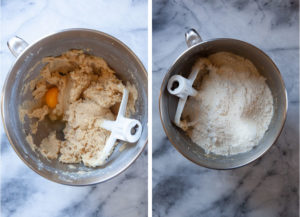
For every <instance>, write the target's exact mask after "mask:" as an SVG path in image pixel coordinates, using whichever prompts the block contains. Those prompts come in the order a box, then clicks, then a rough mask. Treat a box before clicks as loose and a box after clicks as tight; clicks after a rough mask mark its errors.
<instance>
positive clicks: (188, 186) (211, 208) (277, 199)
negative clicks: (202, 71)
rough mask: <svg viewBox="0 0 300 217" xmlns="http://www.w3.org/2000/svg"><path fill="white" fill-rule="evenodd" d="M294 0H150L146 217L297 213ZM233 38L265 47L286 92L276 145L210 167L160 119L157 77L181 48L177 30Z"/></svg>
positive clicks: (263, 216)
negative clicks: (248, 158) (231, 165)
mask: <svg viewBox="0 0 300 217" xmlns="http://www.w3.org/2000/svg"><path fill="white" fill-rule="evenodd" d="M298 10H299V3H298V1H279V0H276V1H267V0H262V1H256V0H254V1H250V0H229V1H224V0H223V1H217V0H201V1H184V0H172V1H171V0H169V1H168V0H165V1H160V0H154V1H153V126H154V127H153V216H154V217H163V216H164V217H219V216H222V217H233V216H234V217H245V216H247V217H248V216H249V217H276V216H284V217H296V216H299V210H298V209H299V196H298V192H299V74H298V73H299V41H298V38H299V13H298ZM189 28H195V29H196V30H197V31H198V32H199V33H200V35H201V36H202V38H203V39H204V40H205V39H211V38H221V37H228V38H236V39H240V40H244V41H246V42H249V43H251V44H253V45H255V46H257V47H259V48H261V49H262V50H264V51H265V52H266V53H267V54H268V55H269V56H270V57H271V58H272V59H273V60H274V61H275V63H276V64H277V66H278V68H279V69H280V71H281V73H282V75H283V78H284V81H285V84H286V87H287V91H288V96H289V111H288V117H287V121H286V124H285V127H284V130H283V132H282V134H281V136H280V138H279V139H278V141H277V142H276V144H275V145H274V146H273V147H272V148H271V149H270V150H269V151H268V152H267V153H266V154H265V155H264V156H263V157H262V158H260V159H258V160H257V161H255V162H253V163H251V164H250V165H247V166H245V167H242V168H239V169H235V170H230V171H216V170H210V169H206V168H202V167H199V166H197V165H195V164H193V163H192V162H190V161H188V160H187V159H185V158H184V157H183V156H182V155H181V154H180V153H179V152H177V151H176V150H175V149H174V148H173V146H172V145H171V143H170V142H169V141H168V139H167V137H166V135H165V133H164V131H163V128H162V125H161V122H160V118H159V111H158V97H159V91H160V85H161V82H162V79H163V77H164V75H165V73H166V72H167V70H168V68H169V67H170V66H171V64H172V63H173V62H174V61H175V59H176V58H177V57H178V56H179V55H180V54H181V53H182V52H183V51H184V50H185V49H186V44H185V41H184V33H185V31H186V30H188V29H189Z"/></svg>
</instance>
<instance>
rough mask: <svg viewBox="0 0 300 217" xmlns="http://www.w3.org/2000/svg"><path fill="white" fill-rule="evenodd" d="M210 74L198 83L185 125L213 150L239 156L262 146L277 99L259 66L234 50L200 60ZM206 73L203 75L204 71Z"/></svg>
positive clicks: (190, 100)
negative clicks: (259, 144)
mask: <svg viewBox="0 0 300 217" xmlns="http://www.w3.org/2000/svg"><path fill="white" fill-rule="evenodd" d="M195 64H197V65H199V66H200V67H201V70H202V72H203V70H204V72H206V74H205V75H204V76H202V77H201V78H200V76H199V78H197V80H196V81H195V85H196V89H197V90H198V94H197V95H196V96H194V97H189V99H188V101H187V103H186V105H185V108H184V111H183V115H182V117H183V120H182V122H181V128H182V129H183V130H185V131H186V132H187V133H188V135H189V136H190V138H191V139H192V140H193V142H195V143H196V144H197V145H199V146H201V147H202V148H204V150H205V151H206V152H207V153H209V152H213V153H215V154H218V155H234V154H238V153H242V152H246V151H249V150H251V149H252V148H253V147H254V146H256V145H258V143H259V141H260V140H261V139H262V137H263V135H264V133H265V132H266V130H267V129H268V126H269V124H270V121H271V118H272V116H273V98H272V94H271V91H270V89H269V87H268V86H267V84H266V82H265V78H264V77H262V76H261V75H260V74H259V73H258V71H257V69H256V67H255V66H254V65H253V64H252V63H251V62H250V61H249V60H247V59H245V58H242V57H240V56H237V55H234V54H232V53H228V52H219V53H216V54H213V55H210V56H209V57H208V58H200V59H199V60H198V61H197V62H196V63H195ZM199 74H202V73H199Z"/></svg>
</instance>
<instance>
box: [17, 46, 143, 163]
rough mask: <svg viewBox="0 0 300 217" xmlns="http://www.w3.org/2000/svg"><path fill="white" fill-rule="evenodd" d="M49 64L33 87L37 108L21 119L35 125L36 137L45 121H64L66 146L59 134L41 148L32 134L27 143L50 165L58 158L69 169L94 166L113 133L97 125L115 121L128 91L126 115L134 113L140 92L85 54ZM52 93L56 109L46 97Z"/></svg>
mask: <svg viewBox="0 0 300 217" xmlns="http://www.w3.org/2000/svg"><path fill="white" fill-rule="evenodd" d="M43 61H44V62H46V63H47V64H46V65H45V67H44V68H43V69H42V70H41V73H40V76H39V77H38V78H37V79H35V80H33V81H31V83H30V89H31V91H32V95H33V97H34V106H33V107H32V108H30V109H24V108H21V109H20V118H24V116H27V117H28V118H29V119H30V121H31V125H30V127H31V134H32V135H34V134H36V133H37V129H38V125H39V123H40V122H42V121H43V120H44V119H45V117H49V119H50V120H51V121H57V120H58V121H64V122H65V124H66V126H65V128H64V130H63V133H64V140H59V139H58V138H57V137H56V131H52V132H51V133H50V134H49V135H48V137H46V138H44V139H43V140H42V142H41V144H34V142H33V139H32V135H31V134H29V135H27V137H26V138H27V140H28V143H29V144H30V146H31V147H32V149H33V150H38V151H39V152H40V153H41V154H42V155H43V156H45V157H46V158H48V159H57V158H58V159H59V161H60V162H63V163H80V162H81V161H82V162H83V163H84V164H85V165H86V166H92V165H94V163H93V162H94V161H96V160H97V156H98V155H99V153H100V152H101V151H102V149H103V148H104V145H105V142H106V139H107V138H108V137H109V135H110V132H109V131H107V130H105V129H103V128H100V127H99V126H97V125H96V124H95V123H96V121H98V120H102V119H106V120H115V118H116V115H117V112H118V108H119V105H120V102H121V100H122V93H123V89H124V88H127V90H128V91H129V99H128V104H127V112H126V113H127V115H130V114H132V113H134V112H135V107H134V106H135V102H136V99H137V97H138V93H137V90H136V88H135V87H134V86H133V85H132V84H130V83H127V84H126V85H124V84H123V83H122V82H121V80H119V79H118V78H117V77H116V75H115V72H114V71H113V70H112V69H111V68H110V67H109V66H108V65H107V63H106V62H105V61H104V60H103V59H102V58H100V57H95V56H91V55H88V54H85V53H84V52H83V51H81V50H70V51H68V52H66V53H63V54H62V55H61V56H58V57H47V58H44V59H43ZM51 88H52V89H53V88H57V90H58V94H57V99H55V100H57V101H55V102H54V106H53V101H51V105H49V103H48V101H49V100H48V99H46V97H45V95H46V93H47V91H48V90H50V89H51ZM54 92H55V93H57V91H54ZM46 100H48V101H47V102H46ZM47 103H48V105H47Z"/></svg>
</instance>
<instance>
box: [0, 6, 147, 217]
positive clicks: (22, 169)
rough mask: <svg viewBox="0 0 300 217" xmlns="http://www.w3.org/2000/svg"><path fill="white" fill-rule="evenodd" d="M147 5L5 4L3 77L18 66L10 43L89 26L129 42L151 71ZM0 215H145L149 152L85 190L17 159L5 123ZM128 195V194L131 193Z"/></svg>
mask: <svg viewBox="0 0 300 217" xmlns="http://www.w3.org/2000/svg"><path fill="white" fill-rule="evenodd" d="M147 4H148V3H147V1H143V0H142V1H130V0H122V1H97V0H92V1H79V0H77V1H71V0H65V1H59V0H54V1H53V0H51V1H50V0H25V1H21V0H13V1H7V0H3V1H1V49H0V61H1V64H0V66H1V75H2V76H1V78H0V85H1V88H2V85H3V82H4V79H5V76H6V74H7V72H8V71H9V68H10V67H11V65H12V64H13V62H14V57H13V55H12V54H11V53H10V52H9V50H8V48H7V46H6V41H7V40H8V39H9V38H10V37H12V36H14V35H18V36H20V37H22V38H23V39H25V40H26V41H27V42H29V43H32V42H34V41H36V40H38V39H39V38H40V37H42V36H45V35H47V34H50V33H53V32H57V31H59V30H62V29H66V28H91V29H96V30H100V31H103V32H106V33H108V34H110V35H113V36H115V37H116V38H118V39H120V40H121V41H123V42H124V43H125V44H127V45H128V46H129V47H130V48H131V49H132V50H133V51H134V52H135V53H136V54H137V56H138V57H139V58H140V59H141V60H142V62H143V63H144V65H145V67H146V68H147V58H148V56H147V34H148V33H147ZM0 134H1V214H2V217H8V216H9V217H19V216H22V217H48V216H49V217H50V216H51V217H60V216H61V217H68V216H72V217H82V216H105V217H116V216H122V217H125V216H127V217H134V216H139V217H140V216H147V151H144V152H143V153H142V155H141V156H140V157H139V158H138V160H137V161H136V162H135V163H134V164H133V165H132V166H131V167H130V168H129V169H127V170H126V171H125V172H123V173H122V174H121V175H119V176H117V177H115V178H114V179H112V180H110V181H108V182H105V183H102V184H98V185H94V186H87V187H71V186H64V185H60V184H56V183H53V182H51V181H48V180H46V179H44V178H42V177H40V176H39V175H37V174H36V173H35V172H33V171H32V170H31V169H29V168H28V167H27V166H26V165H25V164H24V163H23V162H22V161H21V160H20V159H19V157H18V156H17V155H16V153H15V152H14V150H13V149H12V147H11V146H10V144H9V142H8V140H7V137H6V136H5V134H4V132H3V127H2V124H1V132H0ZM129 192H130V193H129Z"/></svg>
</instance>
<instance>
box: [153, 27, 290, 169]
mask: <svg viewBox="0 0 300 217" xmlns="http://www.w3.org/2000/svg"><path fill="white" fill-rule="evenodd" d="M186 43H187V45H188V47H189V48H188V49H187V50H186V51H185V52H184V53H183V54H181V55H180V56H179V58H178V59H177V60H176V61H175V63H174V64H173V65H172V66H171V68H170V70H169V71H168V72H167V74H166V76H165V78H164V80H163V82H162V86H161V94H160V99H159V109H160V117H161V121H162V124H163V127H164V130H165V132H166V134H167V136H168V138H169V140H170V141H171V143H172V144H173V145H174V147H175V148H176V149H177V150H178V151H179V152H180V153H181V154H183V155H184V156H185V157H186V158H188V159H189V160H191V161H192V162H194V163H196V164H198V165H200V166H204V167H208V168H213V169H232V168H236V167H240V166H244V165H246V164H248V163H250V162H252V161H254V160H255V159H257V158H259V157H260V156H262V155H263V154H264V153H265V152H266V151H267V150H268V149H269V148H270V147H271V146H272V144H273V143H275V141H276V139H277V138H278V137H279V135H280V132H281V130H282V128H283V125H284V122H285V119H286V113H287V105H288V103H287V102H288V100H287V93H286V89H285V85H284V82H283V79H282V77H281V75H280V72H279V70H278V68H277V67H276V65H275V64H274V63H273V61H272V60H271V59H270V58H269V57H268V56H267V55H266V54H265V53H264V52H262V51H261V50H260V49H258V48H256V47H254V46H253V45H251V44H248V43H246V42H243V41H239V40H235V39H229V38H219V39H212V40H209V41H202V39H201V37H200V36H199V34H198V33H197V32H196V31H195V30H193V29H190V30H189V31H187V33H186ZM219 51H227V52H231V53H234V54H237V55H239V56H242V57H245V58H247V59H249V60H251V61H252V62H253V64H254V65H255V66H256V67H257V69H258V71H259V72H260V73H261V75H263V76H264V77H265V78H266V83H267V84H268V86H269V88H270V90H271V92H272V96H273V100H274V114H273V117H272V120H271V123H270V125H269V129H268V130H267V132H266V133H265V135H264V137H263V138H262V140H261V141H260V143H259V144H258V145H257V146H256V147H255V148H253V149H252V150H251V151H249V152H246V153H241V154H237V155H232V156H228V157H227V156H220V155H215V154H213V153H210V154H206V153H205V151H204V150H203V149H202V148H201V147H200V146H197V145H196V144H195V143H193V142H192V141H191V139H190V138H189V137H188V136H187V135H186V134H185V133H184V132H183V131H182V130H181V129H180V128H178V127H177V126H175V124H173V123H172V121H171V120H173V119H174V115H175V112H176V107H177V102H178V98H177V97H176V96H173V95H170V94H169V93H168V90H167V84H168V80H169V78H170V77H171V76H173V75H175V74H180V75H183V76H186V75H188V74H189V73H190V71H191V67H192V66H193V64H194V62H195V61H196V59H197V58H199V57H205V56H208V55H210V54H213V53H216V52H219Z"/></svg>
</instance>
